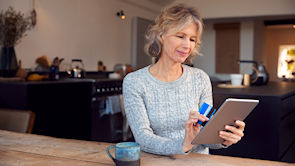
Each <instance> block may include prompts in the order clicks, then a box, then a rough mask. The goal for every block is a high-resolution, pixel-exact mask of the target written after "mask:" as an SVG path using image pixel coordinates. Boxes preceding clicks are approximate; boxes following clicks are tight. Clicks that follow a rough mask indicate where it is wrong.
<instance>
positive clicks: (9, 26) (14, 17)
mask: <svg viewBox="0 0 295 166" xmlns="http://www.w3.org/2000/svg"><path fill="white" fill-rule="evenodd" d="M32 27H33V24H32V15H30V16H27V17H25V16H24V14H23V13H21V12H20V11H19V12H17V11H15V10H14V9H13V8H12V7H11V6H10V7H9V8H8V9H7V10H6V11H1V12H0V45H1V46H5V47H11V46H14V45H16V44H18V42H20V39H21V38H22V37H24V36H26V34H25V32H26V31H28V30H30V29H31V28H32Z"/></svg>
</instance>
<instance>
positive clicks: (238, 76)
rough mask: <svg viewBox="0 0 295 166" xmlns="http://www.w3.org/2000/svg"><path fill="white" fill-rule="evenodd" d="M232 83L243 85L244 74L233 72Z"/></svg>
mask: <svg viewBox="0 0 295 166" xmlns="http://www.w3.org/2000/svg"><path fill="white" fill-rule="evenodd" d="M230 80H231V84H232V85H233V86H241V85H242V81H243V75H242V74H231V75H230Z"/></svg>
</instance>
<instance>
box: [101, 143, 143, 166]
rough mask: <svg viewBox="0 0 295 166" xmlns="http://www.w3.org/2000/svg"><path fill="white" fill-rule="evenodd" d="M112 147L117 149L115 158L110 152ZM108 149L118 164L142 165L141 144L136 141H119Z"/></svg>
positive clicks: (118, 165)
mask: <svg viewBox="0 0 295 166" xmlns="http://www.w3.org/2000/svg"><path fill="white" fill-rule="evenodd" d="M111 149H115V158H114V157H113V156H112V155H111V153H110V150H111ZM106 151H107V154H108V155H109V157H110V158H111V159H112V160H113V161H114V163H115V164H116V166H139V165H140V146H139V144H138V143H136V142H121V143H117V144H116V145H111V146H109V147H108V148H107V150H106Z"/></svg>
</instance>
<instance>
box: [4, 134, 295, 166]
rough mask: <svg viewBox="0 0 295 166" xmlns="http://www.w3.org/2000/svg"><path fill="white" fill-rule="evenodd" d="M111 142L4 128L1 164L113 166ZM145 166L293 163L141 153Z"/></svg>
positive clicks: (278, 165)
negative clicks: (110, 154) (73, 138)
mask: <svg viewBox="0 0 295 166" xmlns="http://www.w3.org/2000/svg"><path fill="white" fill-rule="evenodd" d="M109 145H111V144H110V143H103V142H92V141H81V140H72V139H61V138H53V137H47V136H40V135H34V134H23V133H15V132H9V131H4V130H0V165H1V166H2V165H3V166H16V165H17V166H47V165H53V166H76V165H77V166H81V165H83V166H106V165H108V166H110V165H115V164H114V163H113V161H112V160H111V159H110V158H109V157H108V155H107V153H106V148H107V147H108V146H109ZM141 165H142V166H153V165H157V166H162V165H163V166H180V165H185V166H191V165H202V166H209V165H210V166H212V165H214V166H236V165H239V166H253V165H259V166H261V165H267V166H289V165H295V164H291V163H283V162H274V161H265V160H254V159H246V158H238V157H227V156H217V155H204V154H195V153H191V154H189V155H175V156H170V157H167V156H159V155H152V154H148V153H144V152H142V153H141Z"/></svg>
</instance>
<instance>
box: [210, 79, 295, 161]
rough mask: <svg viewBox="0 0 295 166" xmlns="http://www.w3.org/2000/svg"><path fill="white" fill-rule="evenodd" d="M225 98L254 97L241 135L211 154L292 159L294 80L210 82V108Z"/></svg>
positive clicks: (294, 154) (294, 157) (294, 146)
mask: <svg viewBox="0 0 295 166" xmlns="http://www.w3.org/2000/svg"><path fill="white" fill-rule="evenodd" d="M226 98H249V99H258V100H259V104H258V106H257V107H256V108H255V109H254V110H253V111H252V112H251V113H250V114H249V116H248V117H247V118H246V119H245V123H246V128H245V136H244V137H243V138H242V140H241V141H240V142H239V143H238V144H236V145H233V146H231V147H229V148H227V149H221V150H211V153H214V154H223V155H229V156H238V157H247V158H257V159H266V160H277V161H288V162H295V83H294V82H269V83H268V84H267V85H263V86H250V87H246V88H219V87H218V86H217V84H215V83H213V99H214V107H215V108H219V107H220V105H221V104H222V103H223V102H224V100H225V99H226Z"/></svg>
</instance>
